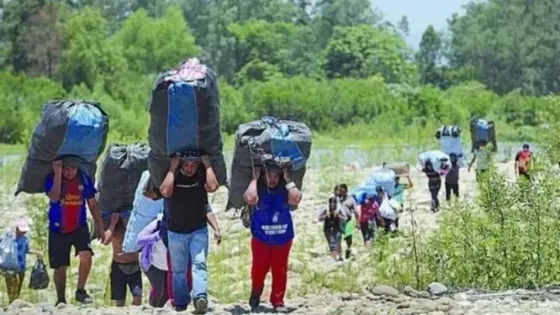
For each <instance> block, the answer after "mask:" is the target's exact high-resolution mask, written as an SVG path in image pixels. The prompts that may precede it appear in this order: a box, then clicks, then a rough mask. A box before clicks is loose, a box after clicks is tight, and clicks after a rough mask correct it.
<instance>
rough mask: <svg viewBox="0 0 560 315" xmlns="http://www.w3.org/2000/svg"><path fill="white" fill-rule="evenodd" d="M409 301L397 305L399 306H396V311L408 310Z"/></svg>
mask: <svg viewBox="0 0 560 315" xmlns="http://www.w3.org/2000/svg"><path fill="white" fill-rule="evenodd" d="M410 304H411V303H410V301H404V302H401V303H399V305H397V309H398V310H401V309H405V308H410Z"/></svg>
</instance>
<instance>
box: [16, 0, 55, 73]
mask: <svg viewBox="0 0 560 315" xmlns="http://www.w3.org/2000/svg"><path fill="white" fill-rule="evenodd" d="M58 23H59V17H58V6H57V5H56V4H52V3H50V4H47V5H45V6H44V7H42V8H40V9H39V10H38V11H37V12H36V13H35V14H34V15H32V16H31V17H30V18H29V20H28V21H27V23H25V25H24V26H23V28H22V31H23V34H25V36H23V37H22V38H21V42H20V43H19V47H20V48H21V49H22V51H23V52H25V55H26V59H27V67H26V69H25V72H26V73H27V74H29V75H32V76H41V75H44V76H47V77H49V78H54V76H55V74H56V71H57V68H58V66H59V64H60V60H61V58H62V44H63V43H62V36H61V34H60V32H59V29H58V27H59V25H58Z"/></svg>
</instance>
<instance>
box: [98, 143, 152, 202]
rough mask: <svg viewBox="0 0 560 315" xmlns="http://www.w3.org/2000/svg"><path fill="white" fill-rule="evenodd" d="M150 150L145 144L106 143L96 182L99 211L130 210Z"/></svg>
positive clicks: (146, 165) (145, 168)
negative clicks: (106, 148)
mask: <svg viewBox="0 0 560 315" xmlns="http://www.w3.org/2000/svg"><path fill="white" fill-rule="evenodd" d="M149 153H150V147H148V145H147V144H145V143H134V144H130V145H125V144H117V143H114V144H111V145H110V146H109V149H108V150H107V154H106V155H105V159H104V161H103V167H102V168H101V174H100V176H99V182H98V185H97V188H98V191H99V198H98V201H99V205H100V208H101V210H102V211H111V212H120V211H123V210H130V209H132V205H133V202H134V194H135V191H136V187H137V186H138V182H139V181H140V178H141V177H142V173H143V172H144V171H146V170H147V169H148V154H149Z"/></svg>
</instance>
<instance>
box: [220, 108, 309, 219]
mask: <svg viewBox="0 0 560 315" xmlns="http://www.w3.org/2000/svg"><path fill="white" fill-rule="evenodd" d="M310 154H311V130H310V129H309V127H307V125H305V124H304V123H301V122H295V121H289V120H279V119H277V118H274V117H263V118H262V119H260V120H257V121H253V122H249V123H246V124H241V125H239V127H238V128H237V131H236V133H235V149H234V152H233V161H232V164H231V177H230V183H229V186H230V190H229V198H228V203H227V206H226V210H230V209H243V208H245V206H246V204H245V201H244V200H243V194H244V193H245V190H246V189H247V187H248V186H249V183H250V182H251V178H252V176H253V172H254V170H255V169H256V168H261V169H262V171H263V172H266V170H268V169H270V168H276V169H286V168H287V169H289V170H290V172H291V175H292V181H293V182H294V183H295V184H296V186H297V187H298V188H299V189H302V184H303V177H304V176H305V171H306V163H307V160H308V159H309V156H310Z"/></svg>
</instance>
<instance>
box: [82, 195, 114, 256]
mask: <svg viewBox="0 0 560 315" xmlns="http://www.w3.org/2000/svg"><path fill="white" fill-rule="evenodd" d="M87 204H88V208H89V212H90V213H91V217H92V218H93V221H94V222H95V228H96V231H95V232H96V233H95V234H96V236H97V238H98V239H100V240H101V242H102V243H104V244H105V245H106V242H107V241H108V240H107V238H106V237H105V236H104V233H103V219H102V218H101V211H100V210H99V204H98V203H97V200H95V198H89V199H88V200H87ZM111 219H112V217H111Z"/></svg>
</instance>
